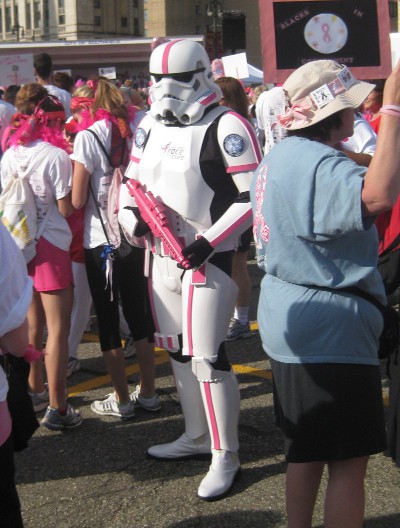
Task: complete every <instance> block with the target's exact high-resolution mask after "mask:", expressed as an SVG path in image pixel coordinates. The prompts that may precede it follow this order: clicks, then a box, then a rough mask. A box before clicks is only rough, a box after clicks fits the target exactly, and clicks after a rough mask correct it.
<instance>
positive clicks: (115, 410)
mask: <svg viewBox="0 0 400 528" xmlns="http://www.w3.org/2000/svg"><path fill="white" fill-rule="evenodd" d="M90 408H91V409H92V411H93V412H95V413H97V414H102V415H104V416H118V417H119V418H121V419H122V420H130V419H131V418H134V416H135V406H134V403H133V401H129V402H128V403H119V402H118V401H117V398H116V397H115V392H112V393H111V394H107V395H106V397H105V399H104V400H95V401H94V402H93V403H92V405H91V406H90Z"/></svg>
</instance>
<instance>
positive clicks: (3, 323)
mask: <svg viewBox="0 0 400 528" xmlns="http://www.w3.org/2000/svg"><path fill="white" fill-rule="evenodd" d="M0 255H1V266H0V296H1V302H0V336H3V335H4V334H6V333H7V332H10V331H11V330H14V329H15V328H18V327H19V326H21V325H22V323H23V322H24V320H25V317H26V313H27V311H28V308H29V305H30V303H31V300H32V281H31V279H30V278H29V277H28V274H27V270H26V264H25V260H24V258H23V256H22V253H21V251H20V250H19V249H18V247H17V245H16V244H15V242H14V241H13V239H12V238H11V236H10V235H9V233H8V231H7V229H6V228H5V227H4V225H3V223H2V222H0ZM7 390H8V384H7V378H6V376H5V374H4V371H3V369H2V368H1V367H0V402H1V401H5V399H6V398H7Z"/></svg>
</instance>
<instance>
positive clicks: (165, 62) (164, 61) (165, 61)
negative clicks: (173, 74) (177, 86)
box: [161, 39, 182, 74]
mask: <svg viewBox="0 0 400 528" xmlns="http://www.w3.org/2000/svg"><path fill="white" fill-rule="evenodd" d="M181 40H182V39H179V40H173V41H172V42H170V43H169V44H167V45H166V46H165V50H164V55H163V57H162V65H161V70H162V73H163V74H166V73H169V71H168V57H169V54H170V51H171V48H172V46H173V45H174V44H176V43H177V42H180V41H181Z"/></svg>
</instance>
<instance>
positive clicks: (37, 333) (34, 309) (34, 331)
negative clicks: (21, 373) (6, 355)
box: [28, 290, 46, 392]
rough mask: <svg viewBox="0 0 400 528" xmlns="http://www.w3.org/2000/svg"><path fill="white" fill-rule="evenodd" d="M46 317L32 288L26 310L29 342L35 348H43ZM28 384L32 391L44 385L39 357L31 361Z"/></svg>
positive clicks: (41, 388) (41, 390) (42, 389)
mask: <svg viewBox="0 0 400 528" xmlns="http://www.w3.org/2000/svg"><path fill="white" fill-rule="evenodd" d="M45 322H46V319H45V315H44V311H43V305H42V301H41V299H40V293H38V292H37V291H36V290H33V297H32V302H31V304H30V306H29V310H28V325H29V343H30V344H31V345H33V346H34V347H35V348H36V350H42V348H43V330H44V325H45ZM29 386H30V389H31V391H32V392H43V391H44V389H45V387H44V365H43V361H42V360H41V359H39V360H38V361H34V362H33V363H31V369H30V373H29Z"/></svg>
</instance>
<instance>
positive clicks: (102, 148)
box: [87, 128, 126, 169]
mask: <svg viewBox="0 0 400 528" xmlns="http://www.w3.org/2000/svg"><path fill="white" fill-rule="evenodd" d="M87 131H88V132H90V133H91V134H92V135H93V136H94V137H95V138H96V141H97V143H98V144H99V146H100V148H101V150H102V151H103V153H104V155H105V156H106V158H107V160H108V163H109V164H110V165H111V167H112V168H113V169H115V168H116V167H115V165H114V163H113V162H112V159H111V156H110V155H109V153H108V152H107V150H106V148H105V146H104V145H103V143H102V142H101V141H100V138H99V136H98V135H97V134H96V132H95V131H94V130H91V129H90V128H88V129H87ZM123 141H124V146H123V148H122V152H121V160H120V163H119V165H122V164H123V161H124V157H125V148H126V138H124V139H123Z"/></svg>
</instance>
